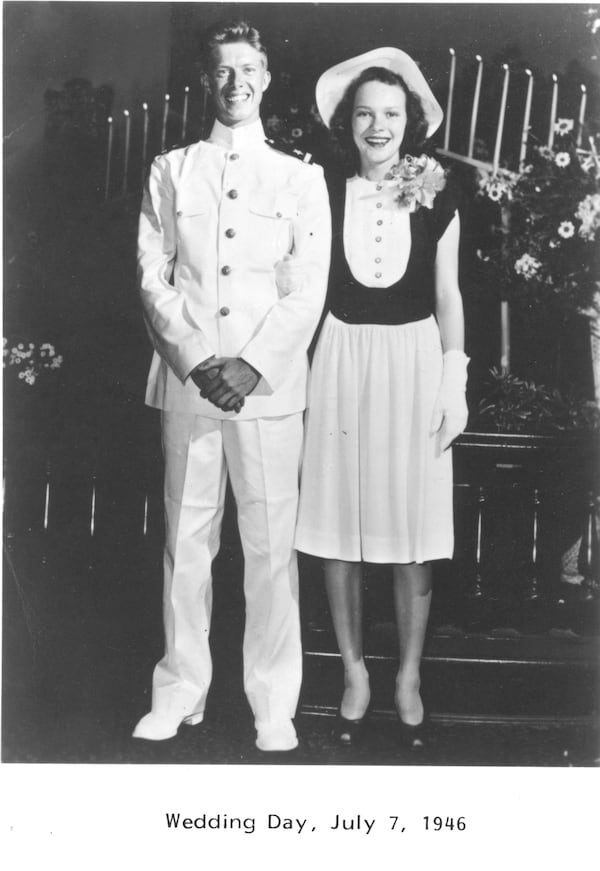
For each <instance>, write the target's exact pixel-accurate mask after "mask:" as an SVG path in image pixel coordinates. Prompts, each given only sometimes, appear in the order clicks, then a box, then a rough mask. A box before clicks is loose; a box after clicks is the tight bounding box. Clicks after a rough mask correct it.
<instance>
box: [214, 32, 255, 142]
mask: <svg viewBox="0 0 600 871" xmlns="http://www.w3.org/2000/svg"><path fill="white" fill-rule="evenodd" d="M206 81H207V83H208V88H209V90H210V93H211V95H212V98H213V101H214V106H215V113H216V115H217V118H218V119H219V121H220V122H221V124H225V126H226V127H241V126H243V125H244V124H252V123H253V122H254V121H257V120H258V118H259V109H260V103H261V100H262V95H263V93H264V92H265V91H266V89H267V87H268V86H269V82H270V81H271V74H270V73H269V71H268V69H267V67H266V59H265V56H264V55H263V54H261V52H259V51H257V50H256V49H255V48H253V47H252V46H251V45H249V43H247V42H227V43H224V44H223V45H220V46H218V47H217V48H215V49H214V51H213V65H212V68H211V70H210V72H209V73H208V74H207V76H206Z"/></svg>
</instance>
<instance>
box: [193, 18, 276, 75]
mask: <svg viewBox="0 0 600 871" xmlns="http://www.w3.org/2000/svg"><path fill="white" fill-rule="evenodd" d="M231 42H247V43H248V45H251V46H252V48H254V49H256V51H258V52H260V53H261V54H262V56H263V58H264V61H265V67H267V66H268V57H267V49H266V48H265V46H264V44H263V42H262V39H261V36H260V33H259V31H258V29H257V28H256V27H252V25H251V24H248V22H247V21H244V20H242V19H236V20H233V21H227V22H219V23H218V24H214V25H213V26H212V27H209V28H208V30H207V31H206V32H205V33H204V36H203V38H202V45H201V54H200V61H201V64H202V70H203V72H209V71H210V68H211V64H212V60H213V52H214V50H215V49H216V48H218V47H219V46H220V45H225V44H227V43H231Z"/></svg>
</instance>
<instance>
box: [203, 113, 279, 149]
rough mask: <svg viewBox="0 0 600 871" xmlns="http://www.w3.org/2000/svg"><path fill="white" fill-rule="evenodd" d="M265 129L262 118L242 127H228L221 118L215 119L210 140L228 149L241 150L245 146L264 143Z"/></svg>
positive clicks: (253, 146) (251, 146) (252, 146)
mask: <svg viewBox="0 0 600 871" xmlns="http://www.w3.org/2000/svg"><path fill="white" fill-rule="evenodd" d="M265 139H266V136H265V131H264V128H263V126H262V122H261V121H260V119H259V120H258V121H254V122H253V123H252V124H244V125H243V126H241V127H226V126H225V124H221V122H220V121H219V120H215V123H214V124H213V128H212V130H211V131H210V136H209V137H208V141H209V142H212V143H213V144H215V145H220V146H221V147H222V148H226V149H227V150H235V151H240V150H242V149H244V148H255V147H256V146H257V145H262V144H264V141H265Z"/></svg>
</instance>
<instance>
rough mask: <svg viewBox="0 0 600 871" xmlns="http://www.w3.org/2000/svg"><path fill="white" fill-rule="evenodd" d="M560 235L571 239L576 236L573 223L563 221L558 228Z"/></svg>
mask: <svg viewBox="0 0 600 871" xmlns="http://www.w3.org/2000/svg"><path fill="white" fill-rule="evenodd" d="M558 235H559V236H562V237H563V239H570V238H571V236H574V235H575V225H574V224H573V223H572V222H571V221H563V222H562V223H561V224H560V226H559V228H558Z"/></svg>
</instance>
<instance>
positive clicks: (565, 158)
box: [554, 151, 571, 168]
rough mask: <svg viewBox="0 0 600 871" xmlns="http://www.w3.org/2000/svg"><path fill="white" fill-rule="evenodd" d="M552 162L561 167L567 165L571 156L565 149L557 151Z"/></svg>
mask: <svg viewBox="0 0 600 871" xmlns="http://www.w3.org/2000/svg"><path fill="white" fill-rule="evenodd" d="M554 163H555V164H556V165H557V166H560V167H561V168H564V167H565V166H568V165H569V164H570V163H571V156H570V155H569V154H568V153H567V152H566V151H559V152H558V154H557V155H556V157H555V158H554Z"/></svg>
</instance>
